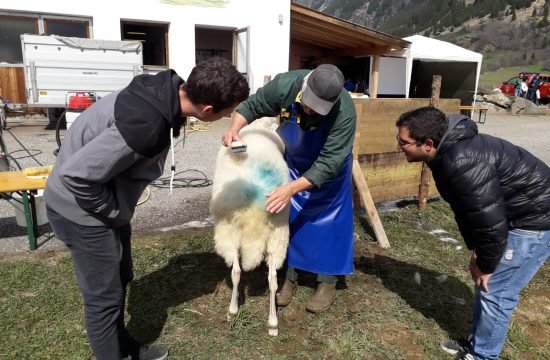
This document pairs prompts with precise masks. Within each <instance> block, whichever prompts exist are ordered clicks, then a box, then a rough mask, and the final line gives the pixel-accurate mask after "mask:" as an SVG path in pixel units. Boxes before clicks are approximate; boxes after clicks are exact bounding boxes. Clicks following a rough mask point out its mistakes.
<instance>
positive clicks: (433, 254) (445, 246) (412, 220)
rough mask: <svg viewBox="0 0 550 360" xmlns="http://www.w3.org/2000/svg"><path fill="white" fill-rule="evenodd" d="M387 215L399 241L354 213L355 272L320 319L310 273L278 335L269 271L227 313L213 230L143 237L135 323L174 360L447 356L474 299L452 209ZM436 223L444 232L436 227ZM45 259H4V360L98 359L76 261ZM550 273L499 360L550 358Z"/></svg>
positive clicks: (247, 281)
mask: <svg viewBox="0 0 550 360" xmlns="http://www.w3.org/2000/svg"><path fill="white" fill-rule="evenodd" d="M382 221H383V224H384V227H385V230H386V232H387V235H388V238H389V240H390V243H391V248H389V249H381V248H379V247H378V245H377V244H376V243H375V242H374V241H373V237H372V231H371V230H370V229H369V228H368V226H367V222H366V220H365V219H364V218H363V217H361V216H357V217H356V219H355V228H356V242H355V258H354V261H355V272H354V274H353V275H351V276H349V277H347V278H346V280H345V282H342V283H340V284H339V286H338V294H337V298H336V301H335V303H334V305H333V307H332V308H331V309H330V310H329V311H327V312H325V313H323V314H320V315H315V314H310V313H308V312H307V311H306V310H305V309H304V305H305V303H306V301H307V299H308V297H309V296H310V295H311V294H312V293H313V290H314V284H313V283H312V282H311V281H310V280H309V279H307V277H304V279H301V281H300V285H301V286H300V287H299V288H298V292H297V294H296V296H295V298H294V299H293V301H292V303H291V304H290V305H289V306H288V307H286V308H282V309H279V311H278V316H279V336H278V337H270V336H268V334H267V319H268V311H269V307H268V305H269V299H268V294H269V287H268V284H267V268H266V267H265V266H261V267H259V268H258V269H256V270H254V271H251V272H248V273H243V274H242V277H241V284H240V286H239V293H240V296H239V298H240V308H239V312H238V314H237V315H235V316H232V317H228V316H227V309H228V306H229V300H230V295H231V280H230V270H229V269H228V268H227V266H226V265H225V263H224V262H223V260H222V259H221V258H220V257H219V256H218V255H216V254H215V253H214V251H213V240H212V230H211V229H204V230H200V231H191V230H188V231H179V232H172V233H168V234H166V233H164V234H161V235H155V236H146V237H137V238H135V239H134V240H133V241H134V244H133V246H134V247H133V252H134V265H135V268H134V270H135V279H134V281H133V282H132V283H131V285H130V288H129V293H128V299H127V309H126V312H127V326H128V328H129V330H130V332H131V333H132V334H133V335H134V336H135V337H137V338H138V339H140V340H142V341H146V342H156V343H158V344H161V345H163V346H166V347H167V348H169V350H170V358H172V359H260V358H267V359H297V358H299V359H312V358H321V359H336V358H338V359H365V358H368V359H443V358H448V356H447V355H445V354H444V353H443V352H442V350H440V348H439V341H440V340H442V339H444V338H447V337H449V336H451V337H455V336H463V335H465V334H466V331H467V325H468V320H469V318H470V312H471V299H472V284H471V280H470V278H469V273H468V270H467V264H468V259H469V254H468V251H467V249H465V247H464V245H463V244H462V240H461V239H460V235H459V233H458V231H457V228H456V225H455V223H454V220H453V214H452V212H451V211H450V209H449V207H448V206H447V205H446V204H444V203H443V202H441V201H436V202H433V203H430V205H429V208H428V210H426V211H423V212H419V211H418V210H416V207H414V206H410V207H407V208H403V209H400V210H398V211H394V212H388V213H385V214H382ZM436 229H440V230H444V231H446V233H444V234H440V235H438V234H430V233H429V232H430V231H432V230H436ZM442 236H446V237H451V238H455V239H457V240H459V241H460V243H456V244H455V243H451V242H444V241H442V240H440V239H439V237H442ZM459 246H461V248H459ZM37 254H39V252H37V253H35V254H32V255H29V256H28V257H25V258H17V259H15V258H14V259H12V260H5V261H3V262H0V274H1V276H0V332H1V334H2V336H1V337H0V358H2V359H3V358H6V359H92V354H91V352H90V349H89V346H88V343H87V339H86V334H85V330H84V323H83V315H82V306H81V296H80V293H79V290H78V288H77V286H76V282H75V276H74V273H73V269H72V264H71V260H70V257H69V256H68V254H67V253H66V252H59V253H56V254H54V255H49V256H47V257H42V258H41V257H39V256H37ZM442 280H443V281H442ZM549 280H550V270H549V268H548V266H545V267H544V268H543V269H542V270H541V271H539V273H538V274H537V276H536V277H535V279H534V280H533V281H532V282H531V284H530V285H529V286H528V288H527V289H526V290H524V292H523V293H522V302H524V303H525V305H523V306H522V304H521V303H520V307H519V309H518V315H517V316H516V317H515V318H514V320H513V323H512V326H511V328H510V334H509V338H508V343H507V345H506V347H505V352H504V354H503V359H519V358H534V359H536V358H541V359H542V358H543V356H544V354H548V353H550V344H549V343H548V341H547V340H544V338H543V337H542V336H541V334H547V333H548V330H549V329H550V323H549V321H548V311H549V310H548V309H549V308H550V306H549V305H550V304H549V300H548V298H549V296H548V295H549V294H550V285H549Z"/></svg>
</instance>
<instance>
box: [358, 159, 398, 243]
mask: <svg viewBox="0 0 550 360" xmlns="http://www.w3.org/2000/svg"><path fill="white" fill-rule="evenodd" d="M352 176H353V181H354V183H355V186H356V187H357V190H358V191H359V196H360V197H361V201H362V203H363V205H364V206H365V210H366V211H367V219H368V220H369V223H370V226H371V227H372V229H373V230H374V236H375V237H376V241H377V242H378V244H379V245H380V246H381V247H383V248H389V247H390V242H389V241H388V237H387V236H386V232H385V231H384V227H383V226H382V221H380V217H379V216H378V211H376V207H375V206H374V202H373V200H372V196H371V193H370V191H369V187H368V186H367V182H366V181H365V177H364V176H363V172H362V171H361V167H360V166H359V162H358V161H357V160H353V167H352Z"/></svg>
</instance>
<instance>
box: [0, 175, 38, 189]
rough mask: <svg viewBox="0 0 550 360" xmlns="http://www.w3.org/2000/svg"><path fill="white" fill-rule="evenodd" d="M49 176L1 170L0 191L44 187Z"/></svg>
mask: <svg viewBox="0 0 550 360" xmlns="http://www.w3.org/2000/svg"><path fill="white" fill-rule="evenodd" d="M47 179H48V177H47V176H41V177H28V176H25V174H24V173H23V171H2V172H0V193H8V192H14V191H28V190H39V189H44V187H45V186H46V181H47Z"/></svg>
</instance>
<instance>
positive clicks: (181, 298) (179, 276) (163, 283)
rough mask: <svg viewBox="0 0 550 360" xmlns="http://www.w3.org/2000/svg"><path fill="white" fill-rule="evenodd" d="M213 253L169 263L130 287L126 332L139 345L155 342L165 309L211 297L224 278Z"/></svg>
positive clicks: (164, 319)
mask: <svg viewBox="0 0 550 360" xmlns="http://www.w3.org/2000/svg"><path fill="white" fill-rule="evenodd" d="M227 272H228V269H227V266H226V265H225V263H224V262H223V260H222V259H221V258H220V257H219V256H218V255H216V254H214V253H208V252H206V253H190V254H184V255H180V256H176V257H173V258H171V259H170V261H169V263H168V264H167V265H166V266H164V267H163V268H161V269H159V270H157V271H155V272H152V273H150V274H147V275H145V276H143V277H141V278H139V279H137V280H134V281H132V282H131V283H130V288H129V293H128V307H127V311H128V314H129V315H130V319H129V321H128V324H127V328H128V330H129V331H130V333H131V334H133V335H134V336H135V337H136V338H138V339H139V340H141V341H143V342H147V343H149V342H153V341H155V340H156V339H157V338H158V337H159V336H160V333H161V332H162V329H163V327H164V324H165V323H166V319H167V318H168V309H169V308H171V307H174V306H177V305H179V304H182V303H184V302H187V301H190V300H193V299H196V298H198V297H200V296H203V295H205V294H211V293H213V292H214V290H215V289H216V286H217V285H218V283H219V282H220V281H221V280H222V279H223V278H224V276H225V275H226V274H227Z"/></svg>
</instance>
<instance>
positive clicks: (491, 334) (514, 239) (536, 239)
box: [470, 229, 550, 359]
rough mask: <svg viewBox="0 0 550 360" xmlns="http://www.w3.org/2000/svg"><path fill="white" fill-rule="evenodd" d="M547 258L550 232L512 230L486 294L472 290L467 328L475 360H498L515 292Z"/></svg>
mask: <svg viewBox="0 0 550 360" xmlns="http://www.w3.org/2000/svg"><path fill="white" fill-rule="evenodd" d="M549 255H550V230H547V231H530V230H521V229H514V230H510V232H509V233H508V244H507V246H506V250H505V251H504V255H502V258H501V259H500V263H499V264H498V266H497V268H496V269H495V271H494V273H493V274H492V276H491V278H490V279H489V284H488V286H489V292H487V293H486V292H483V291H481V290H480V289H479V288H477V289H476V292H475V295H474V314H473V319H472V324H471V326H470V334H471V335H472V336H471V339H470V342H471V352H472V355H474V356H475V358H476V359H498V358H499V355H500V352H501V351H502V347H503V346H504V341H505V340H506V332H507V331H508V326H509V324H510V317H511V316H512V312H513V311H514V309H515V308H516V306H517V304H518V301H519V296H518V295H519V292H520V291H521V290H522V289H523V288H524V287H525V286H526V285H527V284H528V283H529V281H531V279H532V278H533V276H534V275H535V274H536V273H537V271H538V270H539V269H540V267H541V266H542V265H543V264H544V262H545V261H546V259H547V258H548V256H549Z"/></svg>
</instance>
